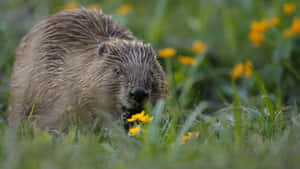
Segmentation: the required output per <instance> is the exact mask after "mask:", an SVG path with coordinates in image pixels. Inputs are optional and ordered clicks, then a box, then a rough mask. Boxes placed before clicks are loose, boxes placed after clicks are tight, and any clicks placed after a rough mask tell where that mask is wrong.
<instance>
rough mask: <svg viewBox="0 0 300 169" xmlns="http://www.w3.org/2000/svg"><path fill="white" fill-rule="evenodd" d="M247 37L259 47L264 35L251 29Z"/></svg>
mask: <svg viewBox="0 0 300 169" xmlns="http://www.w3.org/2000/svg"><path fill="white" fill-rule="evenodd" d="M248 38H249V39H250V40H251V41H252V42H253V43H254V45H255V46H256V47H260V46H261V45H262V43H263V42H264V40H265V35H264V33H262V32H258V31H251V32H250V33H249V35H248Z"/></svg>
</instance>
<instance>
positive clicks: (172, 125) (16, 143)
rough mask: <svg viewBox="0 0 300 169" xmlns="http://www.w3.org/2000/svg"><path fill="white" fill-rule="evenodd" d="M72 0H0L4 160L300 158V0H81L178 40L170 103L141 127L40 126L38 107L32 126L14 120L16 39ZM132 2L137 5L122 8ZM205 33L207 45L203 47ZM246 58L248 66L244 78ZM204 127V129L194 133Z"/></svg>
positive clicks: (138, 28)
mask: <svg viewBox="0 0 300 169" xmlns="http://www.w3.org/2000/svg"><path fill="white" fill-rule="evenodd" d="M70 2H72V1H71V0H45V1H38V0H26V1H24V0H2V1H0V42H2V43H1V45H0V168H1V169H10V168H11V169H13V168H18V169H26V168H28V169H29V168H30V169H35V168H37V169H39V168H43V169H47V168H53V169H59V168H72V169H77V168H78V169H82V168H123V169H126V168H131V169H132V168H230V169H234V168H245V169H247V168H249V169H250V168H298V166H299V157H300V144H299V143H300V142H299V139H300V134H299V129H300V115H299V111H298V109H299V100H300V97H299V96H300V95H299V93H300V87H299V85H298V84H299V82H300V67H299V65H300V36H299V34H295V35H294V36H292V37H290V38H286V37H284V36H283V34H284V31H285V30H287V29H288V28H290V27H291V25H292V23H293V21H294V19H295V18H300V12H299V11H300V10H299V8H300V1H299V2H298V1H286V0H278V1H275V0H271V1H270V0H269V1H266V0H264V1H263V0H244V1H240V0H209V1H208V0H194V1H188V2H187V1H179V0H154V1H145V0H144V1H141V0H126V1H125V0H124V1H122V0H114V1H112V0H103V1H101V2H98V1H95V0H78V1H77V2H78V3H79V4H80V5H81V6H86V7H88V6H89V5H91V4H94V3H98V4H99V5H100V7H101V9H102V10H103V11H104V13H107V14H110V15H112V16H113V17H114V18H115V19H117V20H119V21H120V22H121V23H123V24H125V25H127V26H128V27H129V28H130V29H131V30H132V31H133V32H134V34H135V35H136V36H137V37H138V38H139V39H143V40H144V41H145V42H150V43H151V44H152V45H153V46H154V48H155V49H156V50H157V51H158V50H160V49H163V48H167V47H168V48H174V49H176V50H177V54H176V55H174V56H172V57H170V58H163V57H158V58H159V61H160V62H161V63H162V65H163V66H164V69H165V71H166V74H167V78H168V85H169V98H168V101H167V103H163V102H159V103H158V104H157V105H156V107H154V108H153V109H152V108H151V107H150V108H148V109H147V111H146V112H147V113H150V114H151V115H153V116H154V120H153V121H152V122H150V123H147V124H144V125H142V126H141V127H142V131H141V132H140V133H139V134H138V135H137V136H134V137H133V136H129V135H128V134H127V133H125V132H124V130H123V128H122V127H121V126H119V125H111V126H105V127H103V128H101V129H99V130H96V129H95V130H91V129H86V128H84V127H83V126H80V125H77V124H76V123H74V124H73V125H72V126H71V127H70V128H69V130H68V132H67V133H60V132H57V131H50V132H48V131H43V130H39V129H37V128H34V127H33V126H32V125H31V123H30V118H31V117H29V118H28V123H26V126H25V127H20V128H13V127H8V125H7V124H6V120H5V118H4V116H5V113H6V111H7V107H8V100H9V92H8V91H9V87H8V86H9V80H8V79H9V76H10V74H11V69H12V64H13V57H14V52H15V49H16V47H17V45H18V43H19V41H20V39H21V38H22V36H23V35H24V34H25V33H26V32H28V30H29V29H30V28H31V27H32V26H33V25H34V24H35V23H37V22H38V21H39V20H41V19H42V18H44V17H46V16H48V15H51V14H54V13H56V12H59V11H61V10H63V9H64V8H65V7H66V5H67V4H68V3H70ZM287 2H294V3H295V5H296V7H297V8H296V11H295V12H294V13H293V14H292V15H290V16H287V15H286V14H285V13H284V11H283V6H284V4H285V3H287ZM124 4H131V5H132V11H131V12H130V13H128V14H127V15H125V16H121V15H118V14H117V12H116V11H117V9H118V8H119V7H121V6H122V5H124ZM273 17H278V18H279V19H280V24H279V25H278V26H271V25H269V27H268V29H267V31H266V32H264V41H263V43H262V44H261V46H259V47H258V46H255V45H254V43H253V41H251V40H249V33H250V32H251V31H253V30H252V29H253V28H251V24H252V23H253V22H254V21H256V22H259V21H262V20H267V21H268V22H270V19H271V18H273ZM269 24H270V23H269ZM195 41H202V42H203V43H204V44H205V45H206V50H204V51H202V52H195V51H194V50H193V47H192V45H193V44H194V42H195ZM182 56H190V57H192V58H195V64H192V65H188V64H187V65H186V64H183V63H181V62H180V60H179V59H180V58H182ZM247 61H250V62H251V63H252V64H253V66H249V67H251V69H250V70H249V69H248V68H249V67H246V63H247ZM238 63H241V64H243V69H242V71H241V72H242V74H241V75H240V77H239V78H234V77H232V76H231V75H232V74H231V73H232V72H234V70H235V69H234V68H235V66H236V65H237V64H238ZM246 70H248V71H250V75H249V77H247V75H246ZM248 73H249V72H248ZM32 109H34V106H33V107H32ZM164 111H166V112H165V113H164ZM197 131H199V132H200V134H199V136H195V135H193V136H190V137H189V132H197ZM190 135H192V134H191V133H190ZM185 136H187V137H185ZM184 137H185V138H188V140H187V141H186V142H185V144H182V139H183V138H184Z"/></svg>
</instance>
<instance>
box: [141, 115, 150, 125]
mask: <svg viewBox="0 0 300 169" xmlns="http://www.w3.org/2000/svg"><path fill="white" fill-rule="evenodd" d="M139 120H140V121H141V122H144V123H148V122H150V121H152V120H153V116H151V117H149V115H148V114H147V115H146V116H142V117H140V118H139Z"/></svg>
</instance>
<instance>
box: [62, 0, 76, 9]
mask: <svg viewBox="0 0 300 169" xmlns="http://www.w3.org/2000/svg"><path fill="white" fill-rule="evenodd" d="M78 7H79V3H78V2H76V1H74V2H70V3H68V4H67V5H66V7H65V9H66V10H71V9H76V8H78Z"/></svg>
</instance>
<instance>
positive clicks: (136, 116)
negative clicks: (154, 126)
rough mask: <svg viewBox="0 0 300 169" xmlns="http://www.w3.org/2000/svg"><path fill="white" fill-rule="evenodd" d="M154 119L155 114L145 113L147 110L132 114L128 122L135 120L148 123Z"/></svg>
mask: <svg viewBox="0 0 300 169" xmlns="http://www.w3.org/2000/svg"><path fill="white" fill-rule="evenodd" d="M152 120H153V116H151V117H149V115H148V114H147V115H145V111H142V112H141V113H137V114H134V115H132V116H131V118H130V119H127V121H128V122H135V121H141V122H144V123H148V122H150V121H152Z"/></svg>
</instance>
